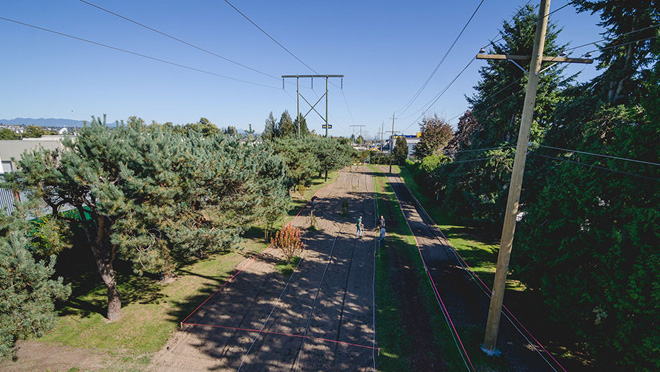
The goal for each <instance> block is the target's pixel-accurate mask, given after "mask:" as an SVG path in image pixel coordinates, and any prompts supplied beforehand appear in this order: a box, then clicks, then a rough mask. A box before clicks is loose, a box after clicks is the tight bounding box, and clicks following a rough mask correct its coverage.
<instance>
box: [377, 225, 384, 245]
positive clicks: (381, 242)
mask: <svg viewBox="0 0 660 372" xmlns="http://www.w3.org/2000/svg"><path fill="white" fill-rule="evenodd" d="M385 234H386V231H385V225H383V226H381V227H380V235H379V236H378V246H379V247H380V246H381V245H382V244H383V240H384V239H385Z"/></svg>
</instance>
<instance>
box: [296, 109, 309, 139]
mask: <svg viewBox="0 0 660 372" xmlns="http://www.w3.org/2000/svg"><path fill="white" fill-rule="evenodd" d="M299 122H300V136H302V137H305V136H308V135H309V128H308V127H307V120H306V119H305V118H304V117H303V116H302V114H300V115H298V117H297V118H296V120H295V121H294V122H293V126H294V127H295V128H296V131H297V130H298V123H299Z"/></svg>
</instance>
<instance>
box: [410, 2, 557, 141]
mask: <svg viewBox="0 0 660 372" xmlns="http://www.w3.org/2000/svg"><path fill="white" fill-rule="evenodd" d="M530 2H531V0H528V1H527V2H526V3H525V4H524V5H523V6H522V7H521V8H520V9H519V10H518V12H517V13H516V14H515V15H514V17H515V16H517V15H518V14H520V12H521V11H522V9H523V8H524V7H525V6H527V5H528V4H529V3H530ZM565 7H566V5H565V6H562V7H560V8H558V9H556V10H555V11H554V12H556V11H559V10H561V9H563V8H565ZM475 12H476V11H475ZM554 12H553V13H554ZM473 16H474V14H473ZM459 36H460V35H459ZM496 36H497V35H496ZM501 39H502V38H500V39H498V40H495V41H491V42H490V43H495V42H497V41H499V40H501ZM486 46H487V45H486ZM486 46H484V48H485V47H486ZM472 62H474V59H471V60H470V62H469V63H468V64H467V65H466V66H465V67H464V68H463V70H461V72H459V74H458V75H457V76H456V77H455V78H454V79H453V80H452V81H451V82H450V83H449V84H448V85H447V86H445V87H444V88H443V89H442V90H441V91H440V93H438V94H437V95H436V96H435V97H434V98H433V99H432V100H431V101H430V103H427V104H425V105H423V106H422V108H420V110H421V109H424V107H426V106H428V107H427V108H426V109H425V110H424V111H423V112H422V114H421V115H419V116H418V117H417V118H416V119H415V121H414V122H412V123H411V124H410V125H408V126H407V127H406V128H405V129H404V130H403V131H402V132H405V131H406V130H408V129H409V128H410V127H411V126H413V125H414V124H416V123H417V121H418V120H419V119H420V118H421V117H422V116H423V115H424V114H425V113H426V112H427V111H428V110H429V109H430V108H431V107H432V106H433V105H435V103H436V102H437V101H438V100H439V99H440V98H441V97H442V96H443V95H444V94H445V93H446V91H447V90H448V89H449V88H450V87H451V85H453V83H454V82H455V81H456V80H457V79H458V77H460V75H461V74H462V73H463V72H464V71H465V70H466V69H467V68H468V67H469V65H470V64H472ZM523 77H524V76H521V77H520V78H518V79H516V80H514V81H513V82H511V83H510V84H509V85H507V86H506V87H504V88H502V89H500V90H499V91H497V92H495V93H493V94H491V95H490V96H489V97H492V96H494V95H496V94H498V93H500V92H502V91H504V90H505V89H506V88H508V87H509V86H511V85H513V84H515V83H516V82H517V81H519V80H520V79H522V78H523ZM489 97H487V98H489ZM417 112H419V110H417V111H416V112H415V113H417ZM460 115H463V114H462V113H461V114H459V115H458V116H460ZM458 116H456V117H458ZM410 117H411V116H410ZM456 117H454V118H452V119H450V120H453V119H455V118H456Z"/></svg>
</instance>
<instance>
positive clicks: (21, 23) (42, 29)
mask: <svg viewBox="0 0 660 372" xmlns="http://www.w3.org/2000/svg"><path fill="white" fill-rule="evenodd" d="M0 19H1V20H4V21H7V22H13V23H16V24H19V25H23V26H27V27H31V28H34V29H37V30H41V31H45V32H49V33H52V34H55V35H60V36H64V37H68V38H70V39H74V40H78V41H83V42H85V43H89V44H94V45H98V46H101V47H104V48H108V49H112V50H116V51H119V52H122V53H127V54H131V55H134V56H138V57H142V58H146V59H150V60H152V61H157V62H161V63H165V64H168V65H172V66H176V67H180V68H185V69H187V70H191V71H197V72H201V73H204V74H207V75H212V76H216V77H220V78H223V79H229V80H234V81H238V82H241V83H246V84H252V85H258V86H262V87H266V88H273V89H280V88H279V87H275V86H270V85H265V84H260V83H255V82H251V81H247V80H242V79H237V78H233V77H230V76H225V75H221V74H217V73H215V72H211V71H207V70H202V69H199V68H196V67H191V66H186V65H182V64H180V63H176V62H172V61H167V60H164V59H161V58H157V57H152V56H149V55H146V54H142V53H137V52H133V51H130V50H126V49H122V48H118V47H114V46H112V45H108V44H104V43H99V42H96V41H92V40H88V39H84V38H81V37H78V36H73V35H69V34H65V33H63V32H59V31H54V30H50V29H47V28H44V27H40V26H35V25H32V24H29V23H25V22H21V21H17V20H14V19H10V18H6V17H0Z"/></svg>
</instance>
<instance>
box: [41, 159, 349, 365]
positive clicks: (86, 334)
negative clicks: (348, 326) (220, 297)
mask: <svg viewBox="0 0 660 372" xmlns="http://www.w3.org/2000/svg"><path fill="white" fill-rule="evenodd" d="M337 177H338V172H332V173H330V174H329V177H328V182H327V183H326V182H325V181H324V180H323V179H317V180H315V181H314V182H313V183H312V185H311V186H310V187H309V188H307V189H306V191H305V193H304V194H303V195H298V194H297V193H294V194H293V195H292V200H293V202H292V203H291V208H290V210H289V211H288V212H287V213H286V216H285V217H283V218H282V219H281V220H280V222H279V223H280V224H281V223H282V221H289V220H290V219H292V218H293V216H295V214H296V213H297V212H298V210H299V209H300V208H301V207H303V206H304V205H305V204H306V203H307V200H309V198H311V196H312V195H313V194H314V193H315V192H316V191H317V190H319V189H321V188H322V187H324V186H326V185H328V184H330V183H332V182H334V181H336V180H337ZM245 237H246V238H245V239H243V241H242V242H241V243H239V244H238V246H237V247H236V249H234V250H231V251H229V252H226V253H223V254H216V255H212V256H210V257H208V258H207V259H204V260H201V261H198V262H196V263H194V264H190V265H187V266H184V267H181V268H180V269H179V270H178V271H177V273H176V274H177V277H176V279H175V280H174V281H171V282H168V283H161V282H160V281H159V280H157V279H156V278H154V277H150V276H135V275H130V274H121V272H119V273H118V286H119V292H120V295H121V297H122V309H121V319H119V320H118V321H115V322H112V323H109V322H107V320H106V319H105V317H104V316H103V314H104V312H105V308H106V306H107V290H106V287H105V286H104V285H103V283H102V282H101V279H100V277H99V276H98V273H94V272H89V273H85V274H83V275H80V277H79V281H80V282H82V283H76V284H75V286H77V287H79V288H82V290H81V291H82V293H81V294H78V295H75V296H72V298H70V299H69V302H68V303H67V305H66V306H64V307H62V308H61V309H60V314H61V315H60V317H59V321H58V325H57V326H56V327H55V329H53V330H52V331H51V332H49V333H48V334H46V335H45V336H44V337H42V338H40V339H39V340H38V341H40V342H47V343H55V344H58V345H65V346H70V347H77V348H93V349H95V350H101V351H104V352H106V353H107V358H106V359H107V363H109V364H110V365H112V367H108V368H107V369H105V370H107V371H134V370H135V371H140V370H144V369H145V368H146V367H147V365H148V364H149V363H150V361H151V358H152V357H153V354H154V353H155V352H157V351H158V350H160V349H161V348H162V347H163V346H164V345H165V344H166V343H167V340H168V339H169V338H170V336H171V334H172V333H173V332H174V331H175V330H176V329H177V327H178V326H179V324H180V322H181V321H182V320H183V319H184V318H185V317H186V316H187V315H188V314H190V312H192V311H193V310H194V309H195V308H196V307H197V306H198V305H199V304H200V303H202V302H203V301H204V300H205V299H206V298H207V297H208V296H209V295H211V294H212V293H214V292H215V291H216V290H217V288H218V287H219V286H220V285H221V284H222V283H224V281H226V280H227V279H229V278H230V277H231V275H232V272H233V271H234V268H235V267H236V265H237V264H239V263H240V262H241V261H243V260H245V259H246V257H250V256H252V255H254V254H257V253H259V252H261V251H263V250H264V249H265V248H266V246H267V244H266V242H265V240H264V237H263V228H262V227H258V226H257V227H253V228H251V229H250V230H248V231H247V232H246V234H245ZM291 265H292V264H289V266H291ZM287 270H291V271H292V268H290V267H289V268H286V267H283V268H282V272H286V271H287ZM285 274H286V273H285ZM81 291H79V292H81Z"/></svg>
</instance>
